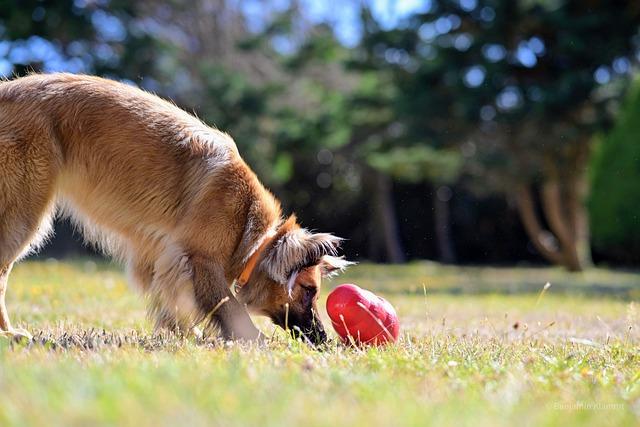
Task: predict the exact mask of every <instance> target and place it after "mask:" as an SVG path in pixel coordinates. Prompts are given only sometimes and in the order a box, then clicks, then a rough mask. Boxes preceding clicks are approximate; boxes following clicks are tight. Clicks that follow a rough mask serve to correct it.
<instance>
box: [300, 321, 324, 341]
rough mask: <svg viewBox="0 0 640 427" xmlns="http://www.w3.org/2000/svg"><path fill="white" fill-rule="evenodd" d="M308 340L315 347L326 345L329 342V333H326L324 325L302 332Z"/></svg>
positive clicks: (320, 324) (319, 324)
mask: <svg viewBox="0 0 640 427" xmlns="http://www.w3.org/2000/svg"><path fill="white" fill-rule="evenodd" d="M302 333H303V334H304V336H305V338H306V339H308V340H309V342H311V344H313V345H320V344H324V343H325V342H326V341H327V333H326V332H325V331H324V327H323V326H322V323H318V324H317V325H315V326H314V327H312V328H310V329H308V330H306V331H303V332H302Z"/></svg>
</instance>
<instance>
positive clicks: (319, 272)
mask: <svg viewBox="0 0 640 427" xmlns="http://www.w3.org/2000/svg"><path fill="white" fill-rule="evenodd" d="M341 241H342V239H341V238H339V237H336V236H333V235H331V234H327V233H312V232H310V231H308V230H306V229H304V228H301V227H300V226H299V225H298V224H297V223H296V219H295V216H291V217H290V218H289V219H288V220H287V221H285V222H284V223H283V224H282V225H281V226H280V227H279V228H278V231H277V233H276V235H275V237H274V238H273V240H272V241H271V243H270V244H269V245H267V247H266V248H265V250H264V254H263V255H262V257H261V260H260V261H259V264H258V266H257V268H256V269H255V271H254V273H253V275H252V277H251V280H250V282H249V283H248V284H247V285H246V286H244V287H243V288H242V289H241V290H240V292H239V293H238V296H239V297H240V299H241V300H242V301H244V302H245V303H246V304H247V306H248V308H249V310H250V311H252V312H254V313H257V314H262V315H265V316H268V317H269V318H270V319H271V320H272V321H273V322H274V323H275V324H277V325H278V326H280V327H282V328H284V329H286V330H289V331H290V332H291V334H292V335H294V336H298V337H302V338H303V339H305V340H308V341H309V342H311V343H312V344H321V343H323V342H324V341H325V340H326V333H325V331H324V327H323V326H322V322H321V321H320V318H319V316H318V309H317V299H318V294H319V292H320V282H321V279H322V278H323V277H330V276H333V275H335V274H337V273H339V272H340V271H342V270H344V269H345V268H346V267H347V266H348V265H350V264H352V263H351V262H349V261H346V260H344V259H343V258H340V257H337V256H336V255H337V250H338V247H339V246H340V243H341Z"/></svg>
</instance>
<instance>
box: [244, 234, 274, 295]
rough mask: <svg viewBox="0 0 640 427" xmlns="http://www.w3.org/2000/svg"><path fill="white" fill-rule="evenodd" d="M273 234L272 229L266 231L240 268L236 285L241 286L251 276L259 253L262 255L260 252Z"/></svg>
mask: <svg viewBox="0 0 640 427" xmlns="http://www.w3.org/2000/svg"><path fill="white" fill-rule="evenodd" d="M275 235H276V232H275V231H274V230H270V231H268V232H267V235H266V236H265V238H264V241H263V242H262V243H261V244H260V246H259V247H258V249H256V250H255V252H254V253H253V254H251V256H250V257H249V259H248V260H247V264H246V265H245V266H244V269H243V270H242V273H240V276H238V278H237V279H236V286H238V287H240V288H241V287H243V286H244V285H246V284H247V282H248V281H249V278H250V277H251V274H252V273H253V270H254V269H255V268H256V264H257V262H258V259H259V258H260V255H262V252H264V249H265V248H266V247H267V245H268V244H269V243H271V241H272V240H273V238H274V237H275Z"/></svg>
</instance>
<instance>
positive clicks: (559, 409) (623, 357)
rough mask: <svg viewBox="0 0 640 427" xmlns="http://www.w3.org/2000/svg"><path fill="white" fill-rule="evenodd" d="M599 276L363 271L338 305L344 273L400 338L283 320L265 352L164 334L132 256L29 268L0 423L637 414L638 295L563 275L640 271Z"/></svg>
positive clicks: (15, 286) (313, 422)
mask: <svg viewBox="0 0 640 427" xmlns="http://www.w3.org/2000/svg"><path fill="white" fill-rule="evenodd" d="M456 272H457V274H456ZM501 273H504V275H505V277H507V278H508V279H505V278H502V277H501ZM590 274H591V273H587V274H586V275H583V276H580V277H577V276H574V275H569V274H563V273H562V272H560V271H557V270H555V269H530V270H518V269H513V270H510V269H489V270H488V271H484V270H483V269H476V268H470V269H465V268H462V269H455V268H453V267H442V266H438V265H435V264H424V263H420V264H413V265H410V266H408V267H406V268H403V267H387V266H371V265H361V266H357V267H355V268H354V269H353V270H352V271H351V272H350V273H348V275H347V276H346V277H344V278H342V279H340V280H338V281H334V282H332V283H331V284H329V285H328V286H326V288H327V289H325V291H324V292H323V295H322V298H323V301H324V298H326V294H327V291H328V289H330V288H331V287H332V286H335V285H336V284H337V283H340V282H343V281H353V282H356V283H358V284H359V285H361V286H363V287H366V288H371V289H377V290H382V291H384V292H383V294H384V295H385V297H387V298H388V299H389V300H390V301H391V302H392V303H393V304H394V305H395V307H396V309H397V311H398V313H399V315H400V318H401V322H402V327H403V328H402V331H401V337H400V340H399V342H398V343H397V344H396V345H393V346H389V347H386V348H364V349H353V348H349V347H345V346H343V345H342V344H339V343H338V342H337V341H336V340H335V338H334V339H332V341H331V342H330V344H329V345H328V346H327V348H326V349H324V351H316V350H313V349H311V348H309V347H308V346H306V345H305V344H303V343H301V342H297V341H292V340H289V339H287V338H286V337H285V336H284V334H282V333H280V331H279V330H277V329H275V328H274V327H273V326H271V325H270V324H269V323H268V322H267V321H265V320H260V321H259V325H260V327H261V328H262V329H263V331H264V332H265V333H267V335H268V336H270V337H272V338H271V341H270V342H269V343H268V344H267V345H266V346H264V347H256V346H247V345H238V344H228V343H223V342H207V343H202V342H197V341H196V340H195V339H193V338H181V337H176V336H174V335H170V334H160V335H154V334H153V333H152V330H151V327H150V324H149V322H148V321H147V320H146V318H145V309H144V301H143V300H142V299H141V298H140V297H139V296H137V295H136V293H135V292H133V291H131V290H129V289H128V285H127V284H126V281H125V279H124V276H123V275H122V273H121V271H120V269H118V268H117V267H113V266H110V265H107V264H91V262H89V263H87V262H85V261H83V262H74V263H54V262H34V263H25V264H21V265H19V266H17V268H16V269H15V271H14V274H13V275H12V276H11V284H10V288H9V301H8V306H9V310H10V313H11V314H12V317H13V319H14V321H15V323H17V324H19V325H20V326H23V327H26V328H28V329H29V330H30V331H31V332H32V333H34V335H35V339H34V341H33V342H32V343H29V344H26V343H21V344H12V343H10V342H8V341H7V340H0V392H2V396H3V397H2V400H0V425H1V426H5V425H6V426H13V425H15V426H23V425H60V426H62V425H64V426H68V425H119V426H136V427H141V426H147V425H148V426H158V425H189V426H191V425H196V426H198V425H202V426H210V425H220V426H235V425H238V426H239V425H263V426H281V425H287V424H295V425H305V426H324V425H331V426H350V427H352V426H355V425H371V426H391V425H393V426H403V425H407V426H408V425H474V426H476V425H480V426H482V425H487V426H489V425H490V426H494V425H498V426H500V425H505V426H506V425H513V424H518V425H555V424H560V423H562V424H563V425H576V426H577V425H580V426H582V425H593V426H600V425H635V424H637V423H638V422H639V421H640V352H639V350H638V348H639V347H638V345H639V344H640V337H639V334H638V330H639V327H640V319H639V314H638V308H637V305H636V304H635V303H634V301H633V299H632V298H631V296H630V295H628V294H625V295H621V294H615V293H610V294H607V293H606V292H604V293H598V294H595V293H590V292H589V291H586V292H583V289H579V290H576V291H575V292H574V291H571V290H564V289H563V290H562V292H556V287H560V288H562V286H565V287H567V288H568V286H569V285H570V284H571V283H577V285H576V286H578V287H581V288H584V289H588V288H589V287H590V286H596V285H598V286H601V285H603V284H604V285H606V286H611V287H614V286H620V285H623V286H627V285H628V286H632V285H634V280H636V279H638V276H637V275H634V274H633V273H611V272H610V273H609V274H606V271H604V270H598V271H596V272H595V273H593V275H590ZM474 277H477V278H478V280H477V281H476V280H475V279H474ZM590 278H591V279H594V280H596V281H595V282H593V284H590V282H589V280H590ZM423 281H425V282H426V283H427V286H424V287H423V286H422V282H423ZM546 281H551V282H552V286H551V288H550V289H549V290H548V292H546V293H545V294H544V296H543V297H542V298H541V299H540V301H538V295H539V293H540V291H541V290H542V287H543V286H544V283H546ZM487 283H488V284H491V285H496V286H497V287H496V288H488V287H487ZM509 283H515V285H514V286H516V287H518V289H520V287H523V286H524V285H523V283H528V284H530V285H531V287H532V289H531V291H530V292H529V291H527V292H523V291H518V292H510V291H509V290H508V288H505V289H502V290H501V287H504V286H507V285H508V284H509ZM636 283H637V282H636ZM469 286H477V288H476V289H468V287H469ZM527 286H529V285H527ZM636 286H637V285H636ZM414 288H415V289H414ZM425 289H426V292H425ZM460 289H468V292H464V293H461V291H460ZM447 290H449V291H447Z"/></svg>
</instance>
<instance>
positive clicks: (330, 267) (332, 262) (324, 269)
mask: <svg viewBox="0 0 640 427" xmlns="http://www.w3.org/2000/svg"><path fill="white" fill-rule="evenodd" d="M353 264H355V262H351V261H347V260H346V259H344V257H335V256H332V255H325V256H323V257H322V258H321V259H320V263H319V264H318V265H319V266H320V272H321V274H322V277H333V276H337V275H338V274H340V273H342V272H343V271H344V270H345V269H346V268H347V267H349V266H350V265H353Z"/></svg>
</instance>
